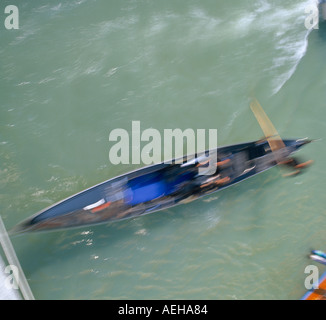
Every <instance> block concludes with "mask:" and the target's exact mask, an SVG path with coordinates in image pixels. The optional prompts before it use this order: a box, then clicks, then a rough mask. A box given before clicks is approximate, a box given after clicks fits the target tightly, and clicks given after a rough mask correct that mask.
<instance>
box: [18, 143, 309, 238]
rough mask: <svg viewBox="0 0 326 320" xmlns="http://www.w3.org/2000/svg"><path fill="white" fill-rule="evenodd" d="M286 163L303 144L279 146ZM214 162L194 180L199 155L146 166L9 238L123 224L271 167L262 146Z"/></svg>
mask: <svg viewBox="0 0 326 320" xmlns="http://www.w3.org/2000/svg"><path fill="white" fill-rule="evenodd" d="M284 143H285V146H286V147H285V148H283V149H282V150H279V156H280V157H283V158H286V157H288V156H289V155H291V154H292V153H293V152H295V151H296V150H297V149H299V148H300V147H301V146H302V145H304V144H305V143H306V141H305V140H284ZM210 152H211V153H210V155H214V156H215V157H216V158H214V159H218V162H217V164H216V171H215V172H214V173H213V174H210V175H205V174H199V171H198V170H199V167H201V168H202V169H203V166H204V165H203V164H202V163H200V160H199V159H200V157H201V156H203V154H202V155H193V156H187V157H184V158H180V159H175V160H173V161H171V163H159V164H155V165H151V166H147V167H144V168H141V169H138V170H135V171H133V172H129V173H126V174H124V175H121V176H119V177H116V178H113V179H110V180H107V181H105V182H102V183H100V184H98V185H96V186H93V187H91V188H89V189H86V190H84V191H82V192H80V193H78V194H76V195H73V196H71V197H69V198H67V199H65V200H63V201H61V202H59V203H57V204H54V205H53V206H51V207H49V208H47V209H45V210H42V211H41V212H39V213H37V214H36V215H34V216H32V217H30V218H28V219H27V220H26V221H24V222H22V223H20V224H19V225H17V226H16V227H15V228H14V230H13V232H25V231H42V230H44V231H46V230H53V229H62V228H70V227H79V226H85V225H93V224H99V223H106V222H112V221H118V220H122V219H129V218H133V217H138V216H142V215H145V214H149V213H152V212H155V211H159V210H163V209H166V208H169V207H173V206H175V205H178V204H181V203H187V202H190V201H193V200H195V199H198V198H200V197H203V196H205V195H208V194H211V193H213V192H216V191H219V190H222V189H224V188H226V187H229V186H231V185H233V184H235V183H238V182H240V181H243V180H245V179H247V178H250V177H252V176H254V175H256V174H258V173H260V172H263V171H265V170H267V169H270V168H272V167H273V166H275V165H276V161H275V153H272V152H271V150H270V148H269V145H268V143H267V141H266V140H263V141H253V142H247V143H242V144H237V145H231V146H225V147H221V148H217V149H215V150H210Z"/></svg>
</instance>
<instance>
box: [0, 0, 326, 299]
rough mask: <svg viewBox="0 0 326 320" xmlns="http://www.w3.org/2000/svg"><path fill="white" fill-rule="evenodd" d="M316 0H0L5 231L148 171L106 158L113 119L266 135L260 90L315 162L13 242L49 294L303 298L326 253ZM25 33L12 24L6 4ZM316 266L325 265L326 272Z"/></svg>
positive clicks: (324, 35)
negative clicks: (312, 256) (162, 206)
mask: <svg viewBox="0 0 326 320" xmlns="http://www.w3.org/2000/svg"><path fill="white" fill-rule="evenodd" d="M312 3H313V1H306V0H286V1H284V0H273V1H272V0H248V1H240V0H232V1H221V0H215V1H213V0H201V1H195V0H178V1H172V0H152V1H149V0H123V1H118V0H115V1H113V0H112V1H105V0H79V1H77V0H73V1H69V2H68V1H49V0H42V1H41V0H33V1H15V3H13V1H9V0H8V1H7V0H6V1H1V3H0V13H1V12H2V14H0V22H1V23H0V99H1V101H0V213H1V216H2V218H3V220H4V223H5V225H6V227H7V229H10V228H12V227H13V226H14V225H15V224H16V223H18V222H20V221H21V220H23V219H25V218H27V217H29V216H30V215H32V214H34V213H36V212H38V211H39V210H42V209H43V208H45V207H47V206H49V205H52V204H54V203H55V202H57V201H60V200H62V199H64V198H66V197H68V196H70V195H72V194H74V193H77V192H79V191H81V190H83V189H85V188H88V187H91V186H92V185H94V184H97V183H100V182H102V181H104V180H107V179H109V178H112V177H114V176H116V175H120V174H123V173H126V172H128V171H130V170H133V169H136V168H139V167H141V166H142V164H132V163H131V164H120V165H113V164H112V163H111V162H110V159H109V151H110V148H111V147H112V142H111V141H109V134H110V132H111V131H112V130H113V129H115V128H123V129H125V130H127V131H128V132H130V131H131V123H132V121H140V123H141V130H145V129H146V128H155V129H157V130H159V132H161V133H163V131H164V129H175V128H180V129H182V130H184V129H186V128H191V129H193V130H197V129H206V130H208V129H217V133H218V144H219V145H227V144H233V143H239V142H245V141H250V140H256V139H259V138H261V137H262V131H261V129H260V127H259V125H258V124H257V122H256V119H255V117H254V116H253V114H252V112H251V110H250V108H249V103H250V101H251V100H250V99H251V98H252V97H253V96H255V97H256V98H257V99H258V100H259V101H260V103H261V104H262V106H263V107H264V109H265V111H266V113H267V114H268V115H269V117H270V118H271V120H272V122H273V123H274V125H275V127H276V128H277V129H278V131H279V133H280V135H281V136H282V137H284V138H297V137H298V138H304V137H309V138H320V139H321V140H319V141H317V142H315V143H313V144H310V145H308V146H306V147H304V148H303V149H302V150H301V151H300V152H299V154H298V156H300V157H301V158H302V159H305V160H308V159H313V160H314V161H315V162H314V164H313V166H311V167H310V168H309V169H308V170H307V171H306V172H305V173H304V174H302V175H298V176H296V177H292V178H287V179H284V178H282V176H281V173H280V171H279V169H278V168H273V169H271V170H269V171H267V172H264V173H262V174H260V175H258V176H257V177H254V178H251V179H249V180H246V181H244V182H243V183H240V184H238V185H235V186H233V187H231V188H228V189H226V190H224V191H221V192H218V193H215V194H213V195H211V196H208V197H205V198H202V199H201V200H198V201H195V202H192V203H189V204H185V205H181V206H178V207H175V208H172V209H169V210H164V211H161V212H158V213H154V214H152V215H147V216H144V217H140V218H137V219H133V220H126V221H122V222H116V223H112V224H104V225H100V226H96V227H84V228H79V229H72V230H64V231H57V232H51V233H33V234H24V235H21V236H15V237H12V242H13V245H14V247H15V249H16V252H17V256H18V258H19V260H20V262H21V265H22V268H23V269H24V272H25V274H26V277H27V279H28V281H29V284H30V286H31V289H32V291H33V293H34V295H35V298H37V299H299V298H300V297H301V296H302V295H303V294H304V292H305V290H306V289H305V286H304V281H305V278H306V277H307V274H305V273H304V270H305V267H306V266H307V265H310V264H314V263H312V262H311V261H310V260H309V259H308V258H307V255H308V254H309V252H310V250H311V249H321V250H325V249H326V244H325V243H326V242H325V240H326V234H325V218H326V210H325V181H326V169H325V167H324V164H325V162H324V158H325V157H326V149H325V141H326V140H325V136H326V121H325V120H326V90H325V89H326V63H325V62H326V60H325V57H326V27H325V24H324V23H322V22H320V25H319V29H314V30H307V28H306V27H305V19H306V18H307V16H308V14H307V13H305V8H306V7H307V6H309V5H310V4H312ZM9 4H13V5H16V6H17V7H18V9H19V29H18V30H14V29H13V30H7V29H6V28H5V26H4V23H3V22H4V20H5V18H6V14H5V13H4V8H5V6H6V5H9ZM318 267H319V271H320V273H321V272H323V271H324V270H325V269H323V267H322V266H320V265H319V266H318Z"/></svg>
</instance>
